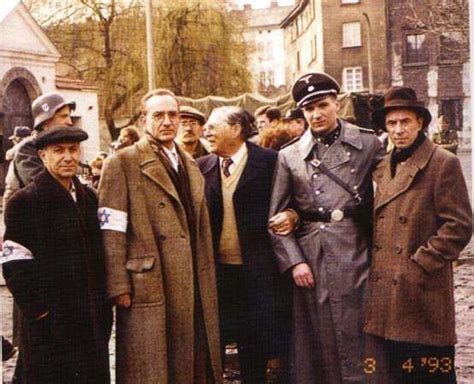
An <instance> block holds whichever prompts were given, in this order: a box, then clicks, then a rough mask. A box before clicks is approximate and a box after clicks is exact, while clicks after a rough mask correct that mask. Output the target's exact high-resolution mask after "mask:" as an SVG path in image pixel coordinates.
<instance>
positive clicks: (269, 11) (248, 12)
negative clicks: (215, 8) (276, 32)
mask: <svg viewBox="0 0 474 384" xmlns="http://www.w3.org/2000/svg"><path fill="white" fill-rule="evenodd" d="M292 8H293V6H282V7H281V6H278V7H268V8H257V9H253V8H251V9H243V10H239V11H237V12H239V14H240V15H241V16H243V17H244V18H245V19H246V20H247V27H248V28H264V27H278V26H279V25H280V23H281V22H282V20H283V19H285V18H286V17H287V15H288V13H289V12H290V11H291V9H292Z"/></svg>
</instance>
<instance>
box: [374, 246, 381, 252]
mask: <svg viewBox="0 0 474 384" xmlns="http://www.w3.org/2000/svg"><path fill="white" fill-rule="evenodd" d="M373 250H374V251H375V252H378V251H380V247H379V246H378V245H377V244H374V246H373Z"/></svg>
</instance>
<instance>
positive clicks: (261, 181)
mask: <svg viewBox="0 0 474 384" xmlns="http://www.w3.org/2000/svg"><path fill="white" fill-rule="evenodd" d="M250 132H251V125H250V122H249V119H248V114H247V113H246V111H244V110H243V109H242V108H238V107H221V108H216V109H214V111H213V112H212V114H211V116H210V118H209V120H208V122H207V124H206V126H205V136H206V138H207V139H208V140H209V143H210V150H211V152H213V154H211V155H208V156H205V157H202V158H200V159H198V164H199V167H200V168H201V171H202V173H203V174H204V178H205V180H206V188H205V191H206V197H207V200H208V204H209V213H210V218H211V227H212V235H213V236H212V238H213V245H214V251H215V254H216V259H217V263H218V266H217V276H218V296H219V313H220V326H221V342H222V349H223V350H224V349H225V345H226V343H230V342H237V344H238V351H239V361H240V368H241V377H242V382H243V383H264V382H265V372H266V363H267V360H268V359H269V358H271V357H279V356H281V355H282V354H283V353H284V351H285V349H286V346H287V337H288V320H289V319H288V314H289V311H288V310H289V297H290V285H289V284H288V283H287V281H286V280H285V277H282V276H279V273H278V269H277V266H276V259H275V256H274V254H273V252H272V249H271V243H270V238H269V236H268V232H267V220H268V209H269V203H270V188H271V181H272V175H273V169H274V166H275V161H276V158H277V153H276V152H274V151H273V150H268V149H263V148H260V147H258V146H256V145H254V144H252V143H249V142H246V139H247V138H248V136H249V134H250Z"/></svg>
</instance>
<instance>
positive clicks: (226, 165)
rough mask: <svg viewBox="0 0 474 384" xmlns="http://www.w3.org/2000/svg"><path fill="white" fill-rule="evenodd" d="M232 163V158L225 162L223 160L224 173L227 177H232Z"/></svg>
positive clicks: (226, 159)
mask: <svg viewBox="0 0 474 384" xmlns="http://www.w3.org/2000/svg"><path fill="white" fill-rule="evenodd" d="M232 163H233V161H232V159H231V158H230V157H227V158H225V159H224V160H222V173H223V174H224V176H225V177H229V176H230V172H229V167H230V166H231V164H232Z"/></svg>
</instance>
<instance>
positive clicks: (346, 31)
mask: <svg viewBox="0 0 474 384" xmlns="http://www.w3.org/2000/svg"><path fill="white" fill-rule="evenodd" d="M342 46H343V47H344V48H349V47H360V46H361V43H360V23H359V22H358V21H357V22H355V23H345V24H342Z"/></svg>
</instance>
